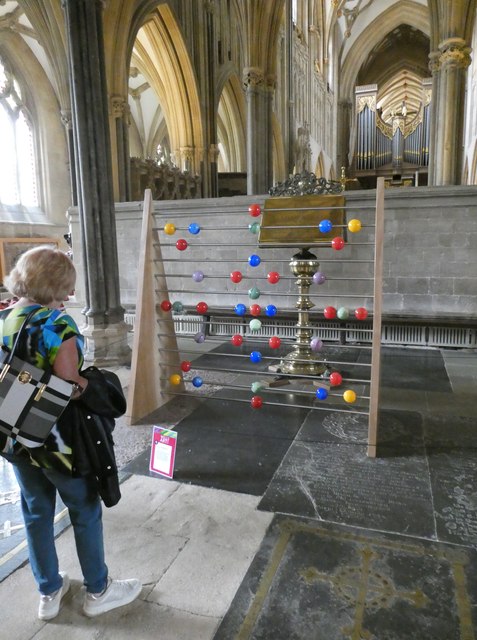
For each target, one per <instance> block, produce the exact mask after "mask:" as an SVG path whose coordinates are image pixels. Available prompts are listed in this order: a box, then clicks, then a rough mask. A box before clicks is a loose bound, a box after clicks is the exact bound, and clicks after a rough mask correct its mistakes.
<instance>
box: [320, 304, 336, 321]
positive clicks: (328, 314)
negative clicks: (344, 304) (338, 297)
mask: <svg viewBox="0 0 477 640" xmlns="http://www.w3.org/2000/svg"><path fill="white" fill-rule="evenodd" d="M323 315H324V316H325V318H326V319H327V320H333V318H336V309H335V308H334V307H325V308H324V309H323Z"/></svg>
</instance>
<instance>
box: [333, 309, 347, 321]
mask: <svg viewBox="0 0 477 640" xmlns="http://www.w3.org/2000/svg"><path fill="white" fill-rule="evenodd" d="M336 315H337V316H338V318H339V319H340V320H347V319H348V318H349V311H348V309H347V308H346V307H340V308H339V309H338V311H337V312H336Z"/></svg>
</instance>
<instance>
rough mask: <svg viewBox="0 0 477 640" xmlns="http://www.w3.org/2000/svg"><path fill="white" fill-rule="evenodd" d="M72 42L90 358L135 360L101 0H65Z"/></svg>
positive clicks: (106, 361) (97, 361)
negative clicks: (123, 287)
mask: <svg viewBox="0 0 477 640" xmlns="http://www.w3.org/2000/svg"><path fill="white" fill-rule="evenodd" d="M62 5H63V9H64V12H65V26H66V34H67V39H68V63H69V71H70V87H71V104H72V116H73V133H74V148H75V157H76V169H77V188H78V209H79V217H80V228H81V241H82V249H83V251H82V260H83V265H84V273H85V301H86V306H85V308H84V309H83V314H84V315H85V318H86V323H87V324H86V326H84V327H82V328H81V330H82V333H83V335H84V336H85V338H86V352H85V360H86V361H88V362H94V363H95V364H99V365H103V366H107V365H115V364H125V363H127V362H128V361H129V360H130V350H129V348H128V344H127V326H126V324H125V323H124V309H123V308H122V307H121V304H120V293H119V272H118V255H117V239H116V221H115V211H114V199H113V184H112V168H111V142H110V134H109V118H108V103H107V91H106V74H105V62H104V43H103V25H102V11H103V2H102V1H101V0H62Z"/></svg>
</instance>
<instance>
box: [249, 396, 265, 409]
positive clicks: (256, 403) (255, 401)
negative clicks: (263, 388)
mask: <svg viewBox="0 0 477 640" xmlns="http://www.w3.org/2000/svg"><path fill="white" fill-rule="evenodd" d="M250 404H251V405H252V408H253V409H260V407H261V406H262V405H263V400H262V398H261V397H260V396H253V398H252V399H251V400H250Z"/></svg>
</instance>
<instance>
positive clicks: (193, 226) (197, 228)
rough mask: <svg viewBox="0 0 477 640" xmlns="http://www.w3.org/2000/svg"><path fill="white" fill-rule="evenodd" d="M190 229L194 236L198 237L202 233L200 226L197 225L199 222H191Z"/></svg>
mask: <svg viewBox="0 0 477 640" xmlns="http://www.w3.org/2000/svg"><path fill="white" fill-rule="evenodd" d="M188 229H189V233H191V234H192V235H193V236H196V235H197V234H198V233H199V232H200V226H199V225H198V224H197V222H191V223H190V225H189V227H188Z"/></svg>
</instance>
